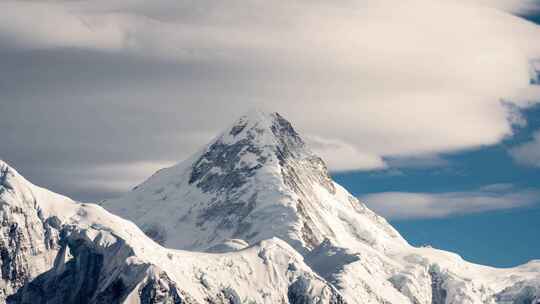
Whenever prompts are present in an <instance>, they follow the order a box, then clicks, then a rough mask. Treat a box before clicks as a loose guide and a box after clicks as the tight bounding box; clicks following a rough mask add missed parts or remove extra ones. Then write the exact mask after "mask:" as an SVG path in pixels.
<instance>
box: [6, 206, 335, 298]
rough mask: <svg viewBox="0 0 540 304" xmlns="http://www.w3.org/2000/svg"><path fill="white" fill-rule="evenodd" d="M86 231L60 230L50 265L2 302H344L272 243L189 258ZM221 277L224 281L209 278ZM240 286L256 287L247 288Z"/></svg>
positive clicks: (105, 232)
mask: <svg viewBox="0 0 540 304" xmlns="http://www.w3.org/2000/svg"><path fill="white" fill-rule="evenodd" d="M101 216H107V215H106V214H104V213H103V212H102V214H101ZM83 226H86V225H83ZM92 226H94V227H93V228H92V227H87V228H83V229H81V228H80V226H79V225H67V226H65V227H64V229H63V230H62V238H61V241H60V243H61V246H62V247H61V249H60V251H59V253H58V255H57V257H56V260H55V262H54V267H53V268H52V269H51V270H49V271H47V272H45V273H43V274H41V275H40V276H38V277H37V278H35V279H34V280H32V281H30V282H28V283H27V284H25V285H24V286H23V287H22V288H20V289H19V290H18V292H17V293H16V294H14V295H11V296H9V297H8V299H7V303H8V304H11V303H13V304H15V303H21V304H31V303H32V304H33V303H48V304H56V303H58V304H61V303H82V304H97V303H148V304H150V303H156V304H157V303H175V304H180V303H185V304H189V303H213V304H229V303H280V302H282V303H303V304H312V303H313V304H314V303H328V304H341V303H345V301H344V300H343V298H342V296H341V295H340V294H339V292H338V291H337V290H336V289H335V288H333V287H332V286H331V285H329V284H327V283H326V282H325V281H324V280H322V279H321V278H319V277H317V276H316V275H315V274H313V273H312V272H311V271H310V270H309V268H308V267H307V266H306V265H304V264H303V263H302V261H301V260H300V259H298V256H296V255H295V253H294V252H293V251H292V249H290V248H287V245H286V244H283V243H282V242H281V241H279V240H271V241H266V242H263V243H261V244H260V245H257V246H254V247H252V248H250V249H246V251H245V252H243V253H241V254H240V253H239V254H237V255H216V254H214V255H205V254H199V255H200V256H197V254H193V253H186V252H178V251H168V250H166V249H164V248H159V246H157V245H156V244H155V243H153V242H151V241H150V240H148V239H145V237H144V235H143V234H142V232H140V231H136V230H134V231H130V232H129V234H131V236H137V238H140V239H139V241H140V240H143V241H142V242H136V241H135V240H131V239H130V238H122V237H121V236H119V235H116V234H115V233H114V232H112V231H111V229H110V227H107V228H105V227H96V226H95V225H92ZM145 252H148V253H150V254H148V253H145ZM150 255H151V256H152V257H150ZM193 260H195V261H196V262H193ZM224 262H225V263H226V265H224V264H223V263H224ZM174 263H185V265H182V266H177V265H174ZM160 266H165V267H166V269H167V270H163V269H164V268H161V267H160ZM237 267H243V268H245V269H239V270H234V268H237ZM207 269H211V270H212V272H207ZM253 270H258V272H257V273H255V272H254V271H253ZM224 277H227V278H228V279H229V280H231V282H228V281H227V280H223V279H221V280H216V278H224ZM173 278H175V279H173ZM248 279H251V280H252V281H251V282H250V281H248ZM248 285H252V286H257V287H259V288H258V289H254V290H247V287H249V286H248ZM287 300H288V302H287Z"/></svg>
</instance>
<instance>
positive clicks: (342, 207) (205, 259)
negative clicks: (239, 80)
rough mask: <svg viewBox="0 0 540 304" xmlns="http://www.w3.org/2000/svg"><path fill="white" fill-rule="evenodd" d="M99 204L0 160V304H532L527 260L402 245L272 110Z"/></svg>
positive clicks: (537, 279) (537, 291)
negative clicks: (485, 260)
mask: <svg viewBox="0 0 540 304" xmlns="http://www.w3.org/2000/svg"><path fill="white" fill-rule="evenodd" d="M103 206H104V207H105V208H107V209H109V210H111V211H113V213H115V214H116V215H114V214H111V213H109V211H107V210H105V209H104V208H102V207H100V206H97V205H94V204H82V203H77V202H74V201H73V200H71V199H69V198H67V197H64V196H61V195H57V194H55V193H52V192H50V191H48V190H46V189H43V188H39V187H37V186H35V185H33V184H31V183H30V182H28V181H26V180H25V179H24V177H22V176H20V175H19V174H18V173H17V172H16V170H14V169H13V168H11V167H9V166H8V165H7V164H6V163H4V162H2V161H0V207H1V209H0V216H1V219H2V226H0V263H1V265H0V266H1V267H0V270H1V272H2V278H1V279H2V285H0V302H2V301H4V302H5V301H7V303H9V304H12V303H24V304H27V303H28V304H29V303H35V301H39V302H40V303H49V304H60V303H68V304H70V303H89V304H90V303H91V304H94V303H95V304H97V303H126V304H127V303H215V304H221V303H229V304H230V303H234V304H237V303H290V304H315V303H318V304H325V303H329V304H330V303H331V304H343V303H349V304H353V303H358V304H360V303H375V304H383V303H384V304H388V303H396V304H398V303H404V304H458V303H459V304H461V303H471V304H507V303H508V304H509V303H516V304H522V303H526V304H529V303H531V304H536V303H538V302H539V301H540V261H536V262H535V261H531V262H529V263H527V264H525V265H521V266H519V267H514V268H509V269H497V268H493V267H487V266H482V265H476V264H472V263H469V262H466V261H464V260H463V259H461V257H459V256H458V255H456V254H454V253H450V252H445V251H442V250H437V249H433V248H428V247H418V248H416V247H413V246H411V245H409V244H408V243H407V242H406V241H405V240H404V239H403V238H402V237H401V236H400V235H399V233H398V232H397V231H396V230H395V229H394V228H393V227H392V226H391V225H390V224H388V223H387V222H386V220H384V218H382V217H380V216H378V215H377V214H375V213H374V212H372V211H371V210H369V209H368V208H367V207H366V206H365V205H364V204H363V203H361V202H360V201H358V200H357V199H356V198H354V197H353V196H352V195H350V194H349V193H348V192H347V191H346V190H345V189H344V188H343V187H341V186H340V185H338V184H337V183H335V182H334V181H332V179H331V178H330V176H329V174H328V170H327V168H326V165H325V164H324V161H323V160H322V159H321V158H320V157H318V156H317V155H315V154H314V153H313V152H311V151H310V150H309V148H308V147H307V145H306V144H305V142H304V141H303V140H302V138H301V135H300V134H298V133H297V132H296V131H295V130H294V128H293V127H292V125H291V124H290V123H289V122H288V121H286V119H285V118H283V117H282V116H281V115H279V114H277V113H263V112H257V111H256V112H251V113H249V114H248V115H245V116H243V117H241V118H240V119H238V120H237V121H236V122H235V123H233V124H232V125H231V126H229V128H227V129H226V130H225V131H224V132H222V133H221V134H220V135H219V136H217V137H216V138H215V139H214V140H213V141H212V142H210V144H208V145H207V146H206V147H205V148H203V149H202V150H201V151H200V152H198V153H196V154H194V155H193V156H192V157H190V158H188V159H187V160H186V161H184V162H182V163H180V164H178V165H175V166H173V167H170V168H167V169H162V170H160V171H158V172H156V173H155V174H154V175H152V176H151V177H150V178H149V179H148V180H146V181H145V182H143V183H142V184H141V185H139V186H137V187H135V188H134V190H132V191H130V192H129V193H127V194H126V195H125V196H124V197H122V198H119V199H117V200H111V201H106V202H105V203H104V204H103ZM120 216H121V217H120ZM124 218H127V220H126V219H124ZM129 220H131V221H133V222H134V223H135V224H134V223H132V222H130V221H129ZM143 231H144V232H143ZM162 245H163V246H167V247H172V248H171V249H168V248H165V247H163V246H162ZM174 248H176V249H174ZM178 249H181V250H178ZM204 251H206V252H204Z"/></svg>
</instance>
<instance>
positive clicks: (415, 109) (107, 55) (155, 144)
mask: <svg viewBox="0 0 540 304" xmlns="http://www.w3.org/2000/svg"><path fill="white" fill-rule="evenodd" d="M501 3H502V2H501ZM516 3H517V2H516ZM520 3H521V2H520ZM524 3H525V2H524ZM516 5H518V4H516ZM519 5H521V4H519ZM497 7H498V8H497V9H496V8H493V7H490V6H486V5H485V3H481V4H479V3H478V2H476V1H450V0H436V1H428V0H411V1H407V2H406V3H402V2H399V3H397V2H396V1H390V0H377V1H375V0H364V1H350V0H343V1H340V2H339V3H336V2H324V1H303V0H302V1H295V2H294V3H291V2H290V1H281V0H277V1H271V2H262V1H248V2H246V1H239V0H238V1H236V0H233V1H227V2H215V1H207V0H201V1H173V0H156V1H141V0H135V1H133V0H130V1H127V0H113V1H103V0H96V1H54V2H52V1H2V2H1V3H0V64H1V65H2V69H1V70H0V79H1V80H0V90H1V91H2V96H1V97H0V109H1V111H0V129H1V130H2V137H3V138H2V145H1V147H0V154H1V155H2V157H3V158H5V159H6V160H8V161H10V162H11V163H13V164H14V165H15V166H17V167H25V168H30V167H31V166H42V167H44V168H54V167H62V168H68V165H74V164H77V163H83V162H84V163H86V164H89V165H94V166H102V165H106V164H113V163H131V162H133V163H136V162H151V163H155V162H162V161H165V162H173V161H179V160H181V159H182V158H184V157H185V156H186V155H189V153H192V152H193V151H196V150H197V149H198V148H199V147H200V145H202V144H204V143H205V141H207V140H209V139H210V138H211V137H212V134H216V133H218V132H219V130H220V129H221V128H223V127H224V126H226V125H228V124H229V123H230V121H232V120H234V119H236V118H237V117H238V116H240V115H241V114H242V113H243V112H245V111H246V110H248V109H249V108H250V107H253V106H263V107H266V108H267V109H268V110H272V111H279V112H281V113H282V114H283V115H284V116H285V117H286V118H288V119H290V120H291V121H292V122H293V124H294V125H295V126H296V127H297V129H299V131H300V132H301V133H302V134H309V135H312V136H314V138H318V139H319V140H318V141H319V145H315V146H317V147H316V149H317V151H318V152H319V153H321V155H322V156H323V158H325V159H327V160H328V161H329V163H330V167H331V169H333V170H354V169H362V170H372V169H376V168H386V167H387V166H388V165H389V164H390V165H391V163H389V162H385V161H384V160H390V159H394V160H397V159H409V160H413V159H416V160H417V159H419V158H422V157H425V155H431V156H432V159H431V160H438V159H437V158H438V156H437V155H439V154H441V153H447V152H452V151H459V150H462V149H470V148H475V147H481V146H483V145H491V144H496V143H498V142H500V141H501V140H502V139H503V138H505V137H507V136H511V135H512V124H513V123H515V121H516V119H517V117H519V116H516V110H515V109H511V108H510V107H508V106H506V105H505V104H504V103H502V102H501V99H504V100H511V101H512V102H514V101H515V100H519V102H518V101H515V102H516V103H518V105H517V106H518V107H527V106H530V105H531V104H533V103H535V102H537V101H538V100H539V97H540V91H538V90H535V89H534V88H532V87H531V86H529V85H528V84H529V80H530V79H529V78H530V74H529V72H530V66H529V59H531V58H535V57H540V40H539V39H537V38H538V37H539V36H540V29H539V27H538V26H537V25H534V24H532V23H530V22H527V21H525V20H523V19H520V18H518V17H516V16H514V15H511V14H509V13H506V12H504V11H503V10H501V9H500V8H501V6H497ZM505 7H506V6H505ZM516 7H517V6H516ZM503 9H506V8H503ZM506 10H508V11H512V12H514V11H515V10H514V9H506ZM36 24H39V26H36ZM501 75H504V77H501ZM516 96H518V97H519V98H518V97H516ZM329 139H331V140H329ZM321 142H322V144H321ZM439 160H440V159H439ZM394 163H396V162H395V161H394ZM409 163H410V162H409ZM432 164H433V162H432ZM439 164H440V163H439ZM50 173H52V172H50V171H49V172H45V171H43V173H42V174H43V176H46V175H48V174H50ZM125 174H130V172H129V171H126V172H125ZM36 176H37V175H36ZM115 178H116V177H115ZM58 183H60V182H58ZM82 183H84V180H81V184H82Z"/></svg>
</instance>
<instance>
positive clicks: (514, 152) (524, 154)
mask: <svg viewBox="0 0 540 304" xmlns="http://www.w3.org/2000/svg"><path fill="white" fill-rule="evenodd" d="M510 155H511V156H512V158H513V159H514V160H515V161H516V162H517V163H519V164H522V165H528V166H533V167H540V131H537V132H535V133H534V134H533V138H532V140H531V141H528V142H526V143H524V144H521V145H519V146H517V147H514V148H512V149H510Z"/></svg>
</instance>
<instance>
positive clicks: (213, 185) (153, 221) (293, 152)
mask: <svg viewBox="0 0 540 304" xmlns="http://www.w3.org/2000/svg"><path fill="white" fill-rule="evenodd" d="M104 206H105V207H107V208H108V209H109V210H111V211H113V212H115V213H117V214H119V215H122V216H125V217H127V218H128V219H131V220H133V221H135V222H137V223H138V224H139V225H140V226H141V228H143V230H145V231H146V232H147V234H148V235H150V236H151V237H153V238H154V239H158V240H159V241H160V242H162V243H163V244H165V245H167V246H171V247H175V248H179V249H194V250H207V249H209V248H212V247H214V246H219V245H220V244H222V243H223V242H225V241H226V240H228V239H241V240H243V241H246V242H247V243H248V244H253V243H255V242H258V241H261V240H264V239H267V238H271V237H279V238H281V239H283V240H285V241H286V242H288V243H289V244H291V245H292V246H293V247H294V248H296V249H298V250H299V251H300V252H304V251H309V250H311V249H313V248H315V247H317V246H318V245H319V244H320V243H322V242H323V241H324V240H325V239H329V240H331V241H332V242H334V243H335V244H345V243H351V242H360V243H368V244H370V246H382V245H381V244H383V243H387V241H390V240H397V242H398V243H404V241H403V240H402V239H401V237H400V236H399V234H397V232H395V230H393V228H391V227H390V226H389V225H388V224H387V223H386V222H385V221H384V219H382V218H380V217H378V216H377V215H375V214H373V213H372V212H371V211H370V210H369V209H367V208H366V207H365V206H364V205H363V204H362V203H361V202H359V201H358V200H357V199H356V198H355V197H353V196H352V195H351V194H349V193H348V192H347V191H346V190H345V189H343V188H342V187H340V186H339V185H337V184H335V183H334V182H333V181H332V179H331V177H330V175H329V173H328V169H327V167H326V164H325V163H324V161H323V160H322V159H321V158H320V157H319V156H317V155H316V154H314V153H313V152H312V151H311V150H309V148H308V147H307V145H306V144H305V142H304V141H303V140H302V138H301V136H300V135H299V134H298V133H297V132H296V130H295V129H294V127H293V126H292V125H291V123H290V122H288V121H287V120H286V119H285V118H284V117H283V116H281V115H280V114H278V113H275V112H272V113H268V112H263V111H260V110H252V111H249V112H248V113H246V114H245V115H243V116H242V117H240V118H239V119H237V120H236V121H235V122H234V123H233V124H232V125H230V126H229V127H228V128H226V129H225V131H224V132H222V133H221V134H220V135H219V136H218V137H217V138H216V139H215V140H213V141H212V142H211V143H210V144H209V145H207V146H206V148H205V149H203V150H202V151H201V152H199V153H197V154H196V155H194V156H193V157H191V158H189V159H188V160H186V161H185V162H182V163H180V164H178V165H176V166H174V167H171V168H168V169H164V170H160V171H158V172H157V173H156V174H154V175H153V176H152V177H151V178H150V179H148V180H147V181H145V182H144V183H143V184H141V185H139V186H138V187H136V189H135V190H134V191H132V192H131V193H128V194H127V195H126V196H124V197H123V198H119V199H117V200H112V201H107V202H105V203H104ZM177 231H182V232H183V233H181V234H179V233H177Z"/></svg>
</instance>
